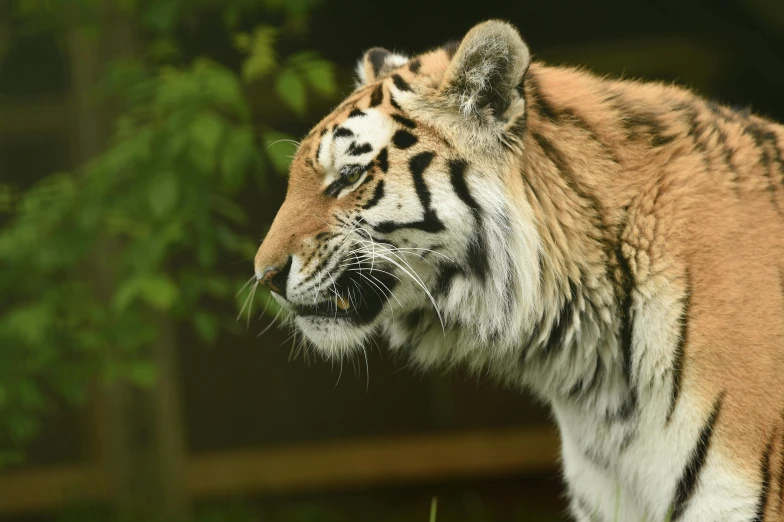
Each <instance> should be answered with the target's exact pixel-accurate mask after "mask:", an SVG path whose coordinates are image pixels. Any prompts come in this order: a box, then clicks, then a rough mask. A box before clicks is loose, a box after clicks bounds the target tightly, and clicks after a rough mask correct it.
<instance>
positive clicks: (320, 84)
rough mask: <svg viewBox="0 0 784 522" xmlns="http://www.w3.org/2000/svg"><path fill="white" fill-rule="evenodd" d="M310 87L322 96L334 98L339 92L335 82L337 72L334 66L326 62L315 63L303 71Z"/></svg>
mask: <svg viewBox="0 0 784 522" xmlns="http://www.w3.org/2000/svg"><path fill="white" fill-rule="evenodd" d="M302 73H303V75H304V76H305V79H306V80H307V82H308V85H310V86H311V88H313V90H315V91H316V92H318V93H319V94H321V95H322V96H334V95H335V93H336V92H337V90H338V86H337V82H336V81H335V71H334V70H333V69H332V65H331V64H330V63H329V62H325V61H321V60H319V61H315V62H312V63H310V64H309V65H308V66H306V67H304V68H303V70H302Z"/></svg>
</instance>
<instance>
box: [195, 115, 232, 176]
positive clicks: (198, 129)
mask: <svg viewBox="0 0 784 522" xmlns="http://www.w3.org/2000/svg"><path fill="white" fill-rule="evenodd" d="M224 126H225V125H224V123H223V121H222V120H221V119H220V118H218V117H217V116H215V115H213V114H210V113H202V114H199V115H198V116H197V117H195V118H194V119H193V121H192V122H191V124H190V128H189V129H188V133H189V136H190V138H191V143H190V149H189V150H190V157H191V161H193V163H194V166H195V167H196V168H198V169H199V170H201V171H202V172H211V171H212V169H213V168H214V166H215V160H216V152H217V148H218V143H219V142H220V139H221V136H222V135H223V129H224Z"/></svg>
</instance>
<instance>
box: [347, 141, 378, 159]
mask: <svg viewBox="0 0 784 522" xmlns="http://www.w3.org/2000/svg"><path fill="white" fill-rule="evenodd" d="M372 151H373V146H372V145H370V143H363V144H362V145H357V142H356V141H352V142H351V145H349V146H348V150H346V152H347V153H348V154H349V155H351V156H361V155H363V154H367V153H368V152H372Z"/></svg>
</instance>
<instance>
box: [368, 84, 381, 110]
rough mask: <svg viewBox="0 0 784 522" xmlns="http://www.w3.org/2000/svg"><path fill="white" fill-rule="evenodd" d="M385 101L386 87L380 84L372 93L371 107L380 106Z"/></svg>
mask: <svg viewBox="0 0 784 522" xmlns="http://www.w3.org/2000/svg"><path fill="white" fill-rule="evenodd" d="M383 102H384V87H383V86H382V85H381V84H378V85H377V86H376V88H375V89H373V93H372V94H371V95H370V107H378V106H379V105H381V104H382V103H383Z"/></svg>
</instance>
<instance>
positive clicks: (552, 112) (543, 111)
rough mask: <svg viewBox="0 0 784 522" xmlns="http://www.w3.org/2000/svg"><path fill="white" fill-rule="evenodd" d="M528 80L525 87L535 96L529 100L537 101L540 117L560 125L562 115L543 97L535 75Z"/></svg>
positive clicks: (529, 76) (531, 75)
mask: <svg viewBox="0 0 784 522" xmlns="http://www.w3.org/2000/svg"><path fill="white" fill-rule="evenodd" d="M526 80H527V81H526V83H525V85H526V86H527V87H528V90H529V91H530V92H531V94H533V96H528V98H527V99H533V100H535V101H536V109H537V113H539V115H540V116H544V117H545V118H547V119H549V120H550V121H551V122H552V123H555V124H558V123H559V120H560V119H561V113H560V111H558V110H556V109H555V107H553V106H552V105H551V104H550V102H549V101H548V100H547V99H546V98H545V97H544V96H543V95H542V91H540V90H539V82H538V81H536V78H535V77H534V75H533V74H530V75H528V77H527V78H526Z"/></svg>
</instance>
